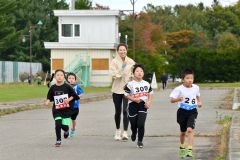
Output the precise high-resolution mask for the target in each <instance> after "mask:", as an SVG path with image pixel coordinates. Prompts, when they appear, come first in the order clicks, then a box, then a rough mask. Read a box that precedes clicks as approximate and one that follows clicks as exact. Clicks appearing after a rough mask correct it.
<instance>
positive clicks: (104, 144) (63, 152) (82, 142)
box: [0, 89, 229, 160]
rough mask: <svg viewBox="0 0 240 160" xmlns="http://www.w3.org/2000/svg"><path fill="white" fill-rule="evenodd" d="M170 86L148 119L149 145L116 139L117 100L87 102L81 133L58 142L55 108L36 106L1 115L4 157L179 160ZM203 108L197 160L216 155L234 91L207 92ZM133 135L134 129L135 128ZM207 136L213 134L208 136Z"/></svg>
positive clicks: (6, 159)
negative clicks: (221, 120)
mask: <svg viewBox="0 0 240 160" xmlns="http://www.w3.org/2000/svg"><path fill="white" fill-rule="evenodd" d="M169 93H170V90H166V91H164V92H156V93H155V94H154V103H153V106H152V108H151V109H150V110H149V114H148V117H147V121H146V137H145V139H144V145H145V146H144V149H137V148H136V144H135V143H133V142H131V141H128V142H116V141H114V140H113V133H114V131H115V129H114V121H113V113H114V107H113V103H112V100H111V99H108V100H103V101H99V102H91V103H87V104H82V105H81V109H80V116H79V117H78V120H77V122H78V124H77V126H78V128H77V131H78V133H77V136H76V137H74V138H70V139H67V140H65V139H64V140H63V142H62V146H61V147H60V148H55V147H53V144H54V143H55V133H54V121H53V119H52V115H51V111H50V109H42V110H33V111H26V112H20V113H16V114H11V115H7V116H4V117H1V118H0V132H1V136H0V160H14V159H17V160H76V159H81V160H146V159H147V160H177V159H178V158H177V157H178V147H179V142H178V134H179V126H178V125H177V123H176V110H177V107H176V105H175V104H170V103H169V98H168V96H169ZM201 93H202V97H203V101H204V102H203V108H202V109H200V110H199V116H198V119H197V124H196V126H197V128H196V133H197V134H198V135H200V136H197V137H196V139H195V144H194V148H195V157H196V158H195V159H198V160H208V159H211V158H212V157H213V156H214V155H215V152H214V151H215V147H216V144H217V142H216V141H217V138H216V137H215V136H214V135H216V132H217V130H218V129H219V128H220V126H219V125H217V124H216V120H217V115H216V111H218V114H221V113H223V114H224V113H226V111H225V110H223V109H218V106H219V105H220V104H221V103H222V99H223V98H224V97H225V96H226V95H228V93H229V90H226V89H218V90H212V89H211V90H210V89H209V90H207V89H205V90H202V91H201ZM129 133H130V131H129ZM204 135H207V136H204Z"/></svg>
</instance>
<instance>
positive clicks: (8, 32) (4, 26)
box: [0, 0, 17, 60]
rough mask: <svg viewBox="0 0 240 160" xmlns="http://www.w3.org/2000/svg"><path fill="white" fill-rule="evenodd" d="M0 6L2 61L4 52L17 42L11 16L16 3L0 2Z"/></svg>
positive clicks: (7, 0) (4, 55)
mask: <svg viewBox="0 0 240 160" xmlns="http://www.w3.org/2000/svg"><path fill="white" fill-rule="evenodd" d="M0 6H1V7H0V28H1V29H0V56H1V59H2V60H4V59H5V57H6V56H7V54H6V51H7V50H9V49H10V48H11V47H15V42H16V41H17V33H16V30H15V28H14V16H13V15H12V14H11V13H12V12H13V11H14V10H15V9H16V1H10V0H5V1H0Z"/></svg>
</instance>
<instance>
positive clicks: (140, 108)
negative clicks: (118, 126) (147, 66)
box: [124, 64, 153, 148]
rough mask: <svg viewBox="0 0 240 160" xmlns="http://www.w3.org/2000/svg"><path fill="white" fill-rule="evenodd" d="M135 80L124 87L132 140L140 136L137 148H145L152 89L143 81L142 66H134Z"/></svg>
mask: <svg viewBox="0 0 240 160" xmlns="http://www.w3.org/2000/svg"><path fill="white" fill-rule="evenodd" d="M133 75H134V77H133V80H132V81H130V82H128V83H127V84H126V86H125V87H124V91H125V94H124V95H125V96H126V97H127V99H128V100H129V102H128V103H129V106H128V116H129V120H130V124H131V130H132V135H131V139H132V141H133V142H134V141H135V140H136V135H137V134H138V142H137V147H139V148H143V142H142V141H143V137H144V131H145V121H146V117H147V109H149V107H150V106H151V103H152V94H153V91H152V88H151V86H150V84H149V83H148V82H147V81H144V80H143V76H144V67H143V65H141V64H135V65H134V66H133Z"/></svg>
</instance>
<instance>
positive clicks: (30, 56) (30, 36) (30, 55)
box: [29, 25, 33, 84]
mask: <svg viewBox="0 0 240 160" xmlns="http://www.w3.org/2000/svg"><path fill="white" fill-rule="evenodd" d="M32 29H33V27H32V25H31V26H30V30H29V38H30V42H29V43H30V48H29V51H30V53H29V60H30V75H29V78H30V80H29V83H30V84H32Z"/></svg>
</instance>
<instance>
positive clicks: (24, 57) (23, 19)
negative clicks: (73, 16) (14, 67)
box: [7, 0, 68, 71]
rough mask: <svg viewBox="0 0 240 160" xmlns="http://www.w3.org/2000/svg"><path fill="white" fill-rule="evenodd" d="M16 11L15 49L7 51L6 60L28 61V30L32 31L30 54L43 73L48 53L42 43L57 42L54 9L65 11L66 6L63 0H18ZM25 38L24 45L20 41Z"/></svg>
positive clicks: (47, 66) (47, 60)
mask: <svg viewBox="0 0 240 160" xmlns="http://www.w3.org/2000/svg"><path fill="white" fill-rule="evenodd" d="M17 8H18V9H17V10H15V12H14V15H15V19H16V21H15V28H16V30H17V31H18V33H20V34H19V37H18V38H16V39H17V40H18V41H17V43H16V44H17V47H15V50H14V51H13V52H9V51H8V56H7V60H17V61H27V62H28V61H29V29H30V26H35V28H34V29H33V30H32V35H33V36H32V53H33V59H32V60H33V61H35V62H36V61H37V62H41V63H42V64H43V69H44V71H46V70H49V62H50V61H49V58H50V51H49V50H46V49H45V48H44V45H43V42H44V41H50V42H52V41H57V40H58V29H57V27H58V25H57V24H58V20H57V17H55V16H54V14H53V10H54V9H67V8H68V5H67V4H66V2H65V1H64V0H51V1H46V0H32V1H29V0H18V1H17ZM39 20H41V21H42V22H43V25H42V26H41V27H37V26H36V24H37V23H38V21H39ZM23 36H25V38H26V40H27V41H26V43H22V41H21V39H22V38H23Z"/></svg>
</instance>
